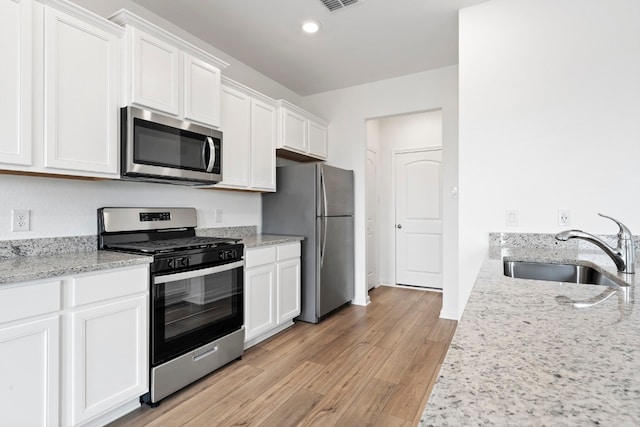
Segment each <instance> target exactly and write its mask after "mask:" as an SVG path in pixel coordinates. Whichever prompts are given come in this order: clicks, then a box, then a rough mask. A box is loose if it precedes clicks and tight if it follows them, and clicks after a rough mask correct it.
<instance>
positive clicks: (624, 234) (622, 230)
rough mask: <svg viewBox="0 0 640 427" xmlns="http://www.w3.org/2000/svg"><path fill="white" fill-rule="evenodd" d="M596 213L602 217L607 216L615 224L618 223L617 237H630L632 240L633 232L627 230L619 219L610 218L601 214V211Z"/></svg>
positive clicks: (605, 216)
mask: <svg viewBox="0 0 640 427" xmlns="http://www.w3.org/2000/svg"><path fill="white" fill-rule="evenodd" d="M598 215H600V216H601V217H603V218H608V219H610V220H611V221H613V222H615V223H616V224H618V227H620V231H618V238H619V239H631V240H633V234H631V230H629V229H628V228H627V226H626V225H624V224H623V223H621V222H620V221H618V220H617V219H615V218H611V217H610V216H607V215H603V214H601V213H598Z"/></svg>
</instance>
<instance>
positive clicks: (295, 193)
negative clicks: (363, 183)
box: [262, 163, 354, 323]
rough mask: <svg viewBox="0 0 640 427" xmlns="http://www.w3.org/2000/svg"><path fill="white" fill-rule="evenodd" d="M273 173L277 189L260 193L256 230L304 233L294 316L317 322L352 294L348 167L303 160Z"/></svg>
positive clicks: (351, 195) (351, 193)
mask: <svg viewBox="0 0 640 427" xmlns="http://www.w3.org/2000/svg"><path fill="white" fill-rule="evenodd" d="M276 178H277V182H276V186H277V192H275V193H266V194H263V195H262V233H264V234H289V235H298V236H304V240H303V241H302V272H301V274H302V301H301V306H302V311H301V314H300V316H299V317H298V320H303V321H305V322H312V323H317V322H319V321H320V320H321V318H322V317H324V316H326V315H327V314H329V313H331V312H332V311H334V310H336V309H337V308H340V307H341V306H343V305H345V304H348V303H350V302H351V300H352V299H353V288H354V246H353V241H354V236H353V171H350V170H344V169H339V168H335V167H331V166H326V165H324V164H322V163H306V164H296V165H290V166H281V167H278V168H277V171H276Z"/></svg>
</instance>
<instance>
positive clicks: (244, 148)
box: [218, 86, 251, 188]
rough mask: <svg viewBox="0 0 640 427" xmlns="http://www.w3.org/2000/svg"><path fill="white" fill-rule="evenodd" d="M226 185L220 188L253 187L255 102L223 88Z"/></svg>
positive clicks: (224, 170)
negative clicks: (252, 116) (252, 159)
mask: <svg viewBox="0 0 640 427" xmlns="http://www.w3.org/2000/svg"><path fill="white" fill-rule="evenodd" d="M221 118H222V123H221V124H222V182H221V183H220V184H218V186H219V187H223V186H229V187H234V188H247V187H249V185H251V98H250V97H249V96H248V95H247V94H245V93H242V92H240V91H237V90H235V89H233V88H230V87H226V86H223V87H222V117H221Z"/></svg>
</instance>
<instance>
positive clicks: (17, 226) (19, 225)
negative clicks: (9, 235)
mask: <svg viewBox="0 0 640 427" xmlns="http://www.w3.org/2000/svg"><path fill="white" fill-rule="evenodd" d="M11 231H29V210H28V209H12V210H11Z"/></svg>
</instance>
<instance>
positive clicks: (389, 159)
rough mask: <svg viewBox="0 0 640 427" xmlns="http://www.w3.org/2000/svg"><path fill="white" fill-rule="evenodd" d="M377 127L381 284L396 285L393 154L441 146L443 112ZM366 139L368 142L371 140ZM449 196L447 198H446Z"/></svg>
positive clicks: (407, 117)
mask: <svg viewBox="0 0 640 427" xmlns="http://www.w3.org/2000/svg"><path fill="white" fill-rule="evenodd" d="M371 122H373V123H377V125H378V126H377V130H378V131H377V135H376V137H377V140H378V141H377V142H378V147H379V149H378V157H377V159H378V176H379V179H378V194H379V197H380V204H379V210H378V233H379V239H378V241H379V245H380V251H379V259H378V266H379V275H380V282H381V283H387V284H395V283H396V281H395V261H394V260H395V245H396V243H395V236H396V231H395V198H394V188H393V176H392V175H393V167H392V165H393V163H394V151H401V150H409V149H416V148H427V147H441V146H442V112H441V111H440V110H436V111H429V112H421V113H415V114H403V115H400V116H392V117H384V118H380V119H375V120H369V121H368V122H367V125H369V123H371ZM369 135H370V134H368V136H367V141H368V139H369ZM445 196H446V194H445Z"/></svg>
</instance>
